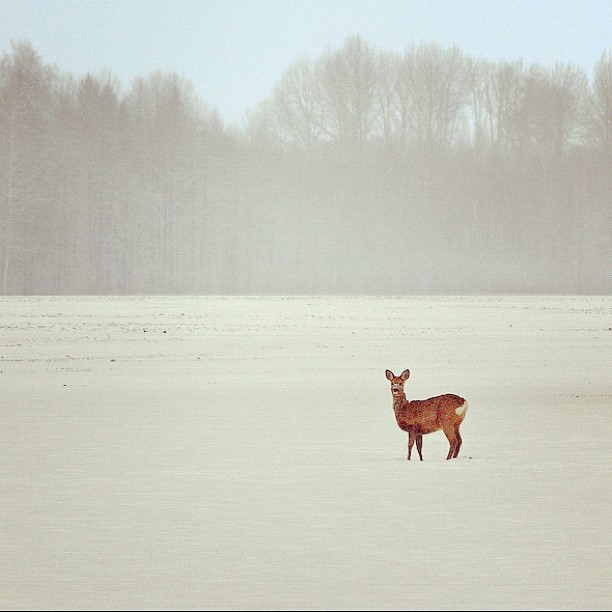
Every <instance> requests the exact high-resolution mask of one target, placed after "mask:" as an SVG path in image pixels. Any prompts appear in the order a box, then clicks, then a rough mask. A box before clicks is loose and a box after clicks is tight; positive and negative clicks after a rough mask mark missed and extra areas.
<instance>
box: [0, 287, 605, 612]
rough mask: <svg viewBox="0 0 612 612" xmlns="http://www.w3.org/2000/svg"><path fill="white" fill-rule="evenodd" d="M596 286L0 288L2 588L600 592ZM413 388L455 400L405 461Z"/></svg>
mask: <svg viewBox="0 0 612 612" xmlns="http://www.w3.org/2000/svg"><path fill="white" fill-rule="evenodd" d="M611 328H612V298H610V297H597V296H593V297H450V298H449V297H444V298H442V297H427V298H381V297H359V298H350V297H340V298H336V297H313V298H305V297H285V298H273V297H261V298H247V297H127V298H123V297H122V298H106V297H99V298H92V297H87V298H85V297H40V298H39V297H35V298H23V297H8V298H1V299H0V372H1V373H0V389H1V395H0V410H1V413H0V414H1V419H0V442H1V449H2V461H1V462H0V463H1V465H0V486H1V495H0V510H1V512H0V519H1V520H0V559H2V561H1V564H0V606H1V607H2V608H3V609H38V608H42V609H60V608H61V609H81V608H83V609H111V608H112V609H234V610H240V609H244V610H251V609H257V610H285V609H286V610H298V609H311V610H315V609H320V610H333V609H338V610H340V609H343V610H350V609H355V610H368V609H369V610H392V609H404V610H434V609H438V610H451V609H452V610H502V609H503V610H510V609H523V610H525V609H540V610H542V609H583V610H591V609H601V610H604V609H605V610H607V609H609V607H610V604H612V535H611V534H612V521H611V515H612V511H611V509H612V490H611V484H612V480H611V473H612V470H611V468H612V445H611V443H610V440H611V439H612V378H611V376H610V373H611V372H612V329H611ZM386 368H389V369H391V370H393V371H401V370H402V369H404V368H410V370H411V377H410V380H409V381H407V383H406V392H407V395H408V397H409V398H413V399H422V398H426V397H430V396H432V395H438V394H441V393H449V392H450V393H456V394H458V395H462V396H463V397H465V398H466V399H467V400H468V402H469V405H470V409H469V412H468V414H467V417H466V419H465V421H464V423H463V425H462V429H461V431H462V435H463V440H464V442H463V447H462V449H461V454H460V456H459V458H458V459H457V460H453V461H449V462H447V461H445V460H444V459H445V456H446V452H447V449H448V446H447V442H446V439H445V438H444V435H443V434H442V433H441V432H437V433H434V434H430V435H428V436H425V437H424V444H423V452H424V457H425V461H424V462H423V463H420V462H418V461H414V460H413V461H411V462H410V463H408V462H407V461H406V444H407V435H406V434H405V433H404V432H402V431H400V430H399V429H398V427H397V425H396V423H395V420H394V416H393V412H392V408H391V403H392V400H391V393H390V389H389V383H388V381H387V380H386V378H385V369H386Z"/></svg>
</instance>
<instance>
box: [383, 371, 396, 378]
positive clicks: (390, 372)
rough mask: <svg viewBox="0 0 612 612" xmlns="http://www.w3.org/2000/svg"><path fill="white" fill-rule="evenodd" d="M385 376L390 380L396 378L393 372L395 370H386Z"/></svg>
mask: <svg viewBox="0 0 612 612" xmlns="http://www.w3.org/2000/svg"><path fill="white" fill-rule="evenodd" d="M385 376H386V377H387V378H388V379H389V380H393V379H394V378H395V375H394V374H393V372H392V371H391V370H385Z"/></svg>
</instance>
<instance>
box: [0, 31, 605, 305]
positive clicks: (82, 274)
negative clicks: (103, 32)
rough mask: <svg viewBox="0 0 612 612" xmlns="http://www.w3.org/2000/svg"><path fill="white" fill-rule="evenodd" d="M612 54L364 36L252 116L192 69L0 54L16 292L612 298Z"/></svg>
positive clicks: (298, 68)
mask: <svg viewBox="0 0 612 612" xmlns="http://www.w3.org/2000/svg"><path fill="white" fill-rule="evenodd" d="M611 162H612V53H611V52H610V51H604V52H603V53H602V55H601V58H600V59H599V61H598V62H597V63H596V65H595V66H594V69H593V76H592V78H591V79H589V78H587V75H586V74H585V73H584V71H583V70H582V69H580V68H577V67H575V66H572V65H570V64H561V63H559V64H556V65H555V66H553V67H544V66H539V65H530V66H526V65H524V63H523V62H522V61H521V60H516V61H514V62H497V63H496V62H490V61H487V60H483V59H475V58H470V57H467V56H466V55H464V54H463V53H462V52H461V51H460V50H459V49H457V48H455V47H449V48H443V47H440V46H437V45H433V44H422V45H420V46H412V47H408V48H407V49H406V50H405V52H403V53H393V52H387V51H381V50H378V49H375V48H373V47H372V46H370V45H369V44H368V43H367V42H366V41H364V39H363V38H361V37H360V36H351V37H349V38H347V39H346V41H345V43H344V45H343V46H342V47H341V48H339V49H330V50H327V51H326V52H324V53H322V54H321V55H320V57H318V58H317V59H316V60H309V59H307V58H304V59H302V60H300V61H298V62H297V63H295V64H293V65H291V66H289V67H288V68H287V70H286V72H285V74H284V75H283V76H282V78H281V79H280V80H279V82H278V83H277V84H276V86H275V88H274V90H273V92H272V93H271V96H270V97H269V99H267V100H264V101H262V102H261V103H260V105H259V106H258V107H257V108H255V109H253V110H252V111H251V112H249V113H248V116H247V118H246V120H245V122H244V125H242V126H240V127H235V126H228V125H225V124H224V122H223V121H222V119H221V117H220V115H219V113H218V112H217V111H216V109H214V108H212V107H210V106H209V105H207V104H206V103H205V102H204V101H202V100H201V99H200V98H199V97H198V96H197V95H196V94H195V92H194V89H193V86H192V84H191V82H190V81H189V80H188V79H187V78H185V77H184V76H182V75H179V74H176V73H162V72H155V73H152V74H150V75H148V76H145V77H142V78H137V79H135V80H134V81H133V82H132V83H131V84H130V85H129V86H128V87H127V88H124V86H123V84H122V83H120V82H119V80H118V79H117V78H116V77H115V76H114V75H113V74H112V73H110V72H109V73H103V74H87V75H85V76H83V77H79V78H76V77H74V76H73V75H70V74H66V73H63V72H62V71H60V69H59V68H57V67H55V66H51V65H48V64H45V63H44V62H43V60H42V58H41V57H40V56H39V55H38V53H37V52H36V51H35V49H34V48H33V46H32V45H31V43H29V42H18V43H14V44H13V45H12V46H11V49H10V50H8V51H5V52H4V53H3V54H2V56H1V58H0V276H1V283H2V286H1V291H2V294H5V295H6V294H75V293H76V294H151V293H158V294H165V293H171V294H172V293H198V294H236V293H240V294H260V293H265V294H270V293H278V294H287V293H300V294H304V293H345V294H346V293H348V294H352V293H356V294H363V293H365V294H372V293H383V294H427V293H514V292H519V293H543V292H546V293H609V292H610V290H611V289H612V278H611V275H610V271H609V263H608V262H609V260H610V255H611V254H612V249H611V246H612V245H611V242H612V241H611V232H610V228H611V227H612V214H611V204H612V172H611V170H612V164H611Z"/></svg>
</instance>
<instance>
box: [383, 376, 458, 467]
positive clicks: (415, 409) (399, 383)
mask: <svg viewBox="0 0 612 612" xmlns="http://www.w3.org/2000/svg"><path fill="white" fill-rule="evenodd" d="M385 374H386V375H387V378H388V379H389V380H390V381H391V395H392V396H393V412H395V419H396V421H397V424H398V425H399V428H400V429H402V430H404V431H407V432H408V461H410V455H411V453H412V446H413V445H414V443H415V442H416V445H417V451H419V457H420V459H421V461H423V452H422V449H423V434H428V433H432V432H434V431H438V430H440V429H441V430H442V431H443V432H444V434H445V435H446V437H447V438H448V442H449V444H450V449H449V451H448V455H447V456H446V459H447V460H448V459H453V458H455V457H456V456H457V455H458V454H459V449H460V448H461V442H462V440H461V434H460V433H459V426H460V425H461V422H462V421H463V419H464V417H465V413H466V412H467V408H468V404H467V402H466V401H465V400H464V399H463V398H462V397H459V396H458V395H452V394H450V393H449V394H446V395H438V396H436V397H430V398H429V399H425V400H412V401H409V400H407V399H406V394H405V393H404V383H405V382H406V381H407V380H408V377H409V376H410V370H404V371H403V372H402V373H401V374H400V375H399V376H395V374H393V372H391V370H387V371H386V372H385Z"/></svg>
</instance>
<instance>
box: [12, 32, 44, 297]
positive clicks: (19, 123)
mask: <svg viewBox="0 0 612 612" xmlns="http://www.w3.org/2000/svg"><path fill="white" fill-rule="evenodd" d="M12 49H13V52H12V53H10V54H9V53H5V54H4V55H3V56H2V58H1V59H0V219H1V221H0V273H1V279H2V281H1V291H2V294H6V293H7V291H8V289H9V280H10V276H11V271H12V268H13V266H14V264H15V263H16V261H17V260H18V258H20V259H21V260H22V261H21V266H22V268H28V267H31V266H32V262H33V259H34V257H35V252H36V251H37V250H38V248H39V240H38V239H39V238H40V236H38V235H37V234H36V230H37V218H38V216H39V215H40V214H43V210H42V205H41V201H42V199H44V198H45V192H44V189H42V188H41V187H42V181H43V180H44V178H45V171H46V167H45V163H46V161H48V160H47V158H46V155H45V154H46V152H47V145H48V142H49V139H48V134H49V132H48V126H49V120H50V113H51V107H52V99H51V82H52V79H53V77H54V74H53V72H52V71H51V69H48V68H46V67H45V66H44V65H43V64H42V61H41V59H40V57H39V56H38V54H37V53H36V52H35V51H34V49H33V47H32V45H31V44H30V43H28V42H20V43H16V44H13V46H12ZM30 278H31V276H30ZM22 280H24V281H25V276H23V275H22ZM16 286H19V284H18V283H17V282H16ZM22 289H26V287H22Z"/></svg>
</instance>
